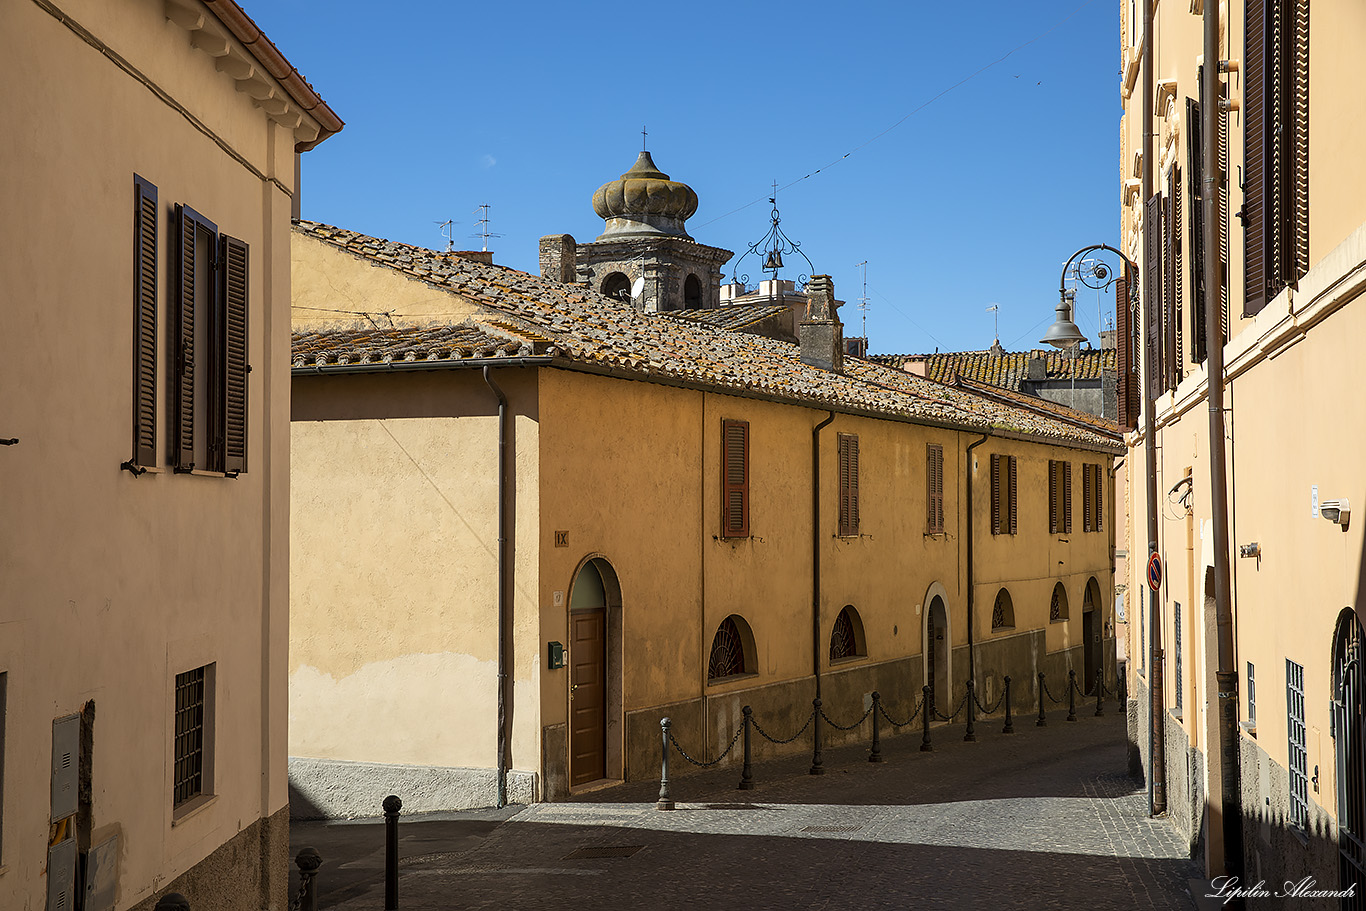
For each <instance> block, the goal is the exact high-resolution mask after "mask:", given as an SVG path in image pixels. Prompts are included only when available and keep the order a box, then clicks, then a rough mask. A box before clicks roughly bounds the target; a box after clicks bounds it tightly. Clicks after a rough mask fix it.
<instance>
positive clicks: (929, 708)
mask: <svg viewBox="0 0 1366 911" xmlns="http://www.w3.org/2000/svg"><path fill="white" fill-rule="evenodd" d="M922 692H923V694H924V696H923V698H924V700H925V701H924V702H922V703H921V706H922V711H921V713H920V726H921V729H922V730H923V731H924V736H923V737H922V738H921V740H920V752H922V753H932V752H934V744H932V743H930V713H931V712H933V711H934V697H933V696H931V695H930V687H928V686H926V687H925V688H924V689H923V690H922Z"/></svg>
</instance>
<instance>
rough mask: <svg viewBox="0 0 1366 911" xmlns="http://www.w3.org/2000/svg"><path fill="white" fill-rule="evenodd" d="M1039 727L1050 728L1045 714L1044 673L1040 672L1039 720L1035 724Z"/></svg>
mask: <svg viewBox="0 0 1366 911" xmlns="http://www.w3.org/2000/svg"><path fill="white" fill-rule="evenodd" d="M1034 724H1035V725H1036V726H1037V727H1041V728H1046V727H1048V719H1047V718H1045V717H1044V714H1043V671H1039V720H1038V721H1036V722H1034Z"/></svg>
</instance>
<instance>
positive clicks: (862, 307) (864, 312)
mask: <svg viewBox="0 0 1366 911" xmlns="http://www.w3.org/2000/svg"><path fill="white" fill-rule="evenodd" d="M854 265H855V266H856V267H857V268H859V269H862V270H863V296H862V297H860V298H859V299H858V312H859V316H860V317H861V318H862V320H863V330H862V331H863V344H864V345H865V346H867V344H868V260H866V259H865V260H864V261H863V262H861V263H855V264H854Z"/></svg>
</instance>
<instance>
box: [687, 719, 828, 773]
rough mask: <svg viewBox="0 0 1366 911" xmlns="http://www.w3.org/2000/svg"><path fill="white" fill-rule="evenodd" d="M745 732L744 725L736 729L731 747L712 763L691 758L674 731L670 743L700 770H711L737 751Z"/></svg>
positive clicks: (731, 740)
mask: <svg viewBox="0 0 1366 911" xmlns="http://www.w3.org/2000/svg"><path fill="white" fill-rule="evenodd" d="M744 730H745V726H744V725H743V724H741V725H740V726H739V727H738V728H736V729H735V736H734V737H732V738H731V739H730V746H728V747H726V749H725V750H724V751H723V752H722V753H721V755H720V756H717V757H716V758H715V759H713V760H712V761H711V762H698V761H697V760H696V759H693V758H692V757H691V756H689V755H688V754H687V752H686V751H684V749H683V747H682V745H681V744H679V742H678V741H677V740H675V739H674V734H673V731H670V732H669V742H670V743H672V744H673V745H674V749H676V750H678V752H679V753H680V754H681V755H682V756H683V758H684V759H686V760H688V762H691V763H692V764H693V765H695V766H697V767H698V768H699V769H706V768H710V767H711V766H714V765H716V764H717V763H719V762H720V761H721V760H723V759H725V758H726V757H727V756H729V755H730V751H731V750H733V749H735V744H736V743H737V742H738V741H739V740H740V734H741V733H743V732H744ZM803 730H804V729H803Z"/></svg>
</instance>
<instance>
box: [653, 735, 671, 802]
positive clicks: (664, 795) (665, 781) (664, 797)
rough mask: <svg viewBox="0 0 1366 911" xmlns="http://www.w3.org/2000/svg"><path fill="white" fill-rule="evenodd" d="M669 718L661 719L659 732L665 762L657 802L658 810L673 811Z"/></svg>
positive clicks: (662, 766) (660, 771)
mask: <svg viewBox="0 0 1366 911" xmlns="http://www.w3.org/2000/svg"><path fill="white" fill-rule="evenodd" d="M672 724H673V722H671V721H670V720H669V719H667V718H661V719H659V730H660V733H661V735H662V739H663V742H664V754H663V760H662V761H661V763H660V766H659V800H657V801H656V802H655V809H656V810H672V809H673V808H674V799H673V796H672V795H670V794H669V727H670V725H672Z"/></svg>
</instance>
